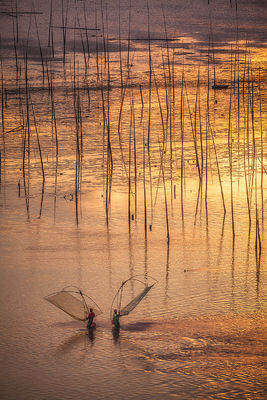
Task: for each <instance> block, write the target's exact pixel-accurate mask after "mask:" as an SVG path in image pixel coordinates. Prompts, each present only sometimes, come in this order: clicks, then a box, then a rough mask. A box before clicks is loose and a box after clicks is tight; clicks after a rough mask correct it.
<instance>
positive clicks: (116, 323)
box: [112, 310, 121, 329]
mask: <svg viewBox="0 0 267 400" xmlns="http://www.w3.org/2000/svg"><path fill="white" fill-rule="evenodd" d="M112 322H113V325H114V328H115V329H120V327H121V326H120V313H118V311H117V310H114V314H113V320H112Z"/></svg>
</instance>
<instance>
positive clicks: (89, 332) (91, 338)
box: [88, 329, 95, 346]
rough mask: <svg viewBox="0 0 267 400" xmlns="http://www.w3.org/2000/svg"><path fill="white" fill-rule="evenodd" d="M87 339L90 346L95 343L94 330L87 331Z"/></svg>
mask: <svg viewBox="0 0 267 400" xmlns="http://www.w3.org/2000/svg"><path fill="white" fill-rule="evenodd" d="M88 337H89V340H90V342H91V345H92V346H93V344H94V341H95V329H88Z"/></svg>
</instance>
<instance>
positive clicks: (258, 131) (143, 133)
mask: <svg viewBox="0 0 267 400" xmlns="http://www.w3.org/2000/svg"><path fill="white" fill-rule="evenodd" d="M83 7H84V9H83V15H82V17H81V15H80V13H77V14H76V16H75V23H74V26H70V25H69V9H70V1H69V0H62V1H61V23H62V26H55V25H54V19H55V17H54V4H53V0H51V2H50V14H49V15H50V16H49V25H48V29H47V32H48V41H47V45H46V46H44V45H43V44H42V43H41V39H40V35H39V30H38V21H37V18H38V12H37V11H35V10H34V9H33V10H32V11H31V13H29V14H30V17H29V18H30V23H29V29H28V37H27V40H26V41H25V40H24V41H22V40H20V37H19V16H20V13H19V12H18V9H17V3H15V6H14V10H13V11H12V12H13V14H12V15H13V50H14V60H15V71H16V93H17V99H18V100H17V104H16V112H17V110H18V115H19V117H17V116H16V120H17V121H18V120H19V124H17V126H15V127H14V128H13V127H12V128H11V127H10V126H9V124H8V123H7V121H8V120H7V115H8V112H9V111H8V108H10V107H9V104H8V83H7V84H6V78H7V77H8V78H9V79H10V77H9V71H6V70H5V60H4V59H3V57H2V58H1V125H2V145H1V152H0V185H1V184H2V174H3V171H4V164H5V158H6V152H7V150H8V144H7V138H9V137H10V136H11V135H12V134H15V133H18V132H20V134H21V138H22V167H21V170H22V184H21V182H20V181H19V183H18V187H19V195H21V185H22V186H23V191H24V197H25V202H26V210H27V215H28V218H29V217H30V180H31V176H30V171H31V152H32V147H33V142H34V146H36V144H37V149H38V155H39V160H40V169H41V176H42V197H41V206H40V215H39V216H40V217H41V214H42V208H43V199H44V193H45V182H46V177H47V172H46V162H45V160H44V157H43V147H42V135H41V134H40V123H39V122H38V112H39V109H38V106H39V105H38V104H35V103H34V98H35V95H34V93H35V92H34V87H32V85H31V79H32V77H33V76H34V72H33V70H34V63H33V62H32V61H31V60H29V57H28V54H29V42H30V38H31V36H30V35H31V33H32V32H34V34H35V37H36V38H37V43H38V50H39V64H40V66H41V68H40V69H39V75H40V76H39V79H40V81H41V82H42V90H43V91H44V92H45V93H46V94H47V95H46V96H47V97H46V99H47V121H49V124H50V130H51V138H52V141H51V143H52V150H53V154H54V160H55V163H54V165H55V173H54V188H55V189H54V210H55V209H56V199H57V179H58V162H59V158H60V156H61V151H62V152H64V149H63V150H60V137H61V136H62V129H63V127H62V125H60V122H59V120H60V118H59V116H58V114H59V111H58V108H59V105H58V104H57V89H56V88H55V83H54V82H55V79H56V78H57V77H56V78H55V74H56V73H55V69H56V68H57V69H58V68H59V65H61V72H62V84H64V82H65V83H66V85H69V90H70V92H69V93H71V97H72V111H70V109H68V114H70V113H71V114H72V116H73V121H74V123H73V129H72V132H74V138H75V189H74V195H73V200H75V218H76V223H77V224H79V221H80V210H81V204H80V203H81V184H82V176H83V168H82V167H83V159H84V156H85V153H86V143H87V144H88V143H89V144H90V135H92V133H90V135H89V133H88V129H90V118H92V121H94V122H95V119H96V117H95V112H96V110H97V113H98V114H97V115H98V122H99V126H101V130H102V132H101V133H100V132H99V130H96V132H95V134H100V135H101V141H102V150H101V153H102V169H103V197H104V200H105V215H106V222H107V224H109V221H110V217H111V204H112V203H111V199H112V188H113V181H114V175H115V174H116V168H118V167H117V166H118V165H119V168H118V170H120V176H121V177H122V178H123V181H124V182H126V185H127V191H128V206H127V208H128V225H129V230H131V229H132V224H133V222H134V221H137V211H138V210H137V209H138V206H139V204H140V202H138V193H139V192H140V195H139V196H140V197H142V199H143V201H142V203H143V211H142V215H143V217H142V218H143V221H144V232H145V238H146V239H147V236H148V232H149V231H150V230H152V229H153V221H154V215H153V213H154V210H155V207H156V203H157V199H158V194H159V189H162V193H163V197H164V214H165V221H166V237H167V242H168V244H169V242H170V240H171V222H170V219H171V215H172V214H173V210H174V200H176V199H177V197H179V199H180V214H181V220H182V224H184V219H185V208H186V196H185V193H186V179H187V174H189V175H190V177H192V174H195V175H194V178H197V182H198V190H197V199H196V207H195V210H191V213H192V212H193V213H194V216H195V223H196V220H197V217H198V216H199V215H200V213H201V212H202V209H204V210H205V218H206V223H207V224H208V220H209V212H210V211H209V185H210V184H211V178H212V173H213V172H214V171H216V176H217V178H218V184H219V187H220V197H221V204H222V213H223V216H224V218H225V215H226V214H228V213H229V214H230V215H231V225H232V237H233V243H234V241H235V235H236V224H235V207H236V204H235V194H236V193H235V191H236V190H238V187H239V183H240V182H241V180H243V182H244V185H245V193H246V202H247V214H248V230H249V232H250V231H251V228H252V226H253V225H254V226H255V253H256V257H257V259H259V258H260V257H261V251H262V243H261V235H262V231H263V227H264V202H265V199H264V184H265V180H266V178H265V176H266V173H267V171H266V168H265V167H264V160H265V158H266V154H265V152H264V132H263V111H262V77H261V70H260V68H259V67H255V66H254V65H253V62H252V57H251V52H250V48H249V43H248V42H247V43H246V44H245V45H244V44H243V45H242V49H241V44H240V41H239V38H238V29H237V37H236V42H235V44H234V45H232V47H231V50H230V60H229V63H228V65H229V68H228V72H227V74H226V79H227V85H220V74H219V72H218V71H220V64H219V63H217V62H216V59H215V54H216V49H215V45H214V41H213V33H212V24H211V26H210V27H209V28H208V29H209V32H210V35H209V37H210V39H209V43H208V46H207V57H206V61H205V62H202V64H201V61H199V63H195V65H196V66H195V68H194V71H193V73H192V70H191V71H190V72H189V73H188V72H187V68H186V59H187V56H186V53H185V52H184V54H182V55H177V53H176V47H175V39H174V38H172V37H169V35H168V31H167V24H166V17H165V13H164V9H163V8H162V19H161V20H162V26H163V36H162V38H160V41H159V42H158V43H156V44H155V39H154V40H153V38H151V31H150V9H149V3H148V2H147V6H146V12H147V35H146V37H145V38H144V39H143V41H145V42H146V51H143V63H145V65H146V72H145V73H144V74H143V75H142V79H138V76H137V75H136V72H135V68H134V66H135V56H136V54H135V46H134V43H136V42H134V39H133V38H132V4H131V0H130V3H129V9H128V29H127V30H128V32H127V37H122V34H121V8H120V6H119V9H118V36H116V37H113V36H111V35H110V34H109V18H108V14H109V10H108V6H107V4H104V3H103V1H102V0H101V2H100V9H98V7H97V6H95V10H94V13H95V26H94V27H89V26H88V21H87V13H88V10H87V9H86V2H85V1H84V2H83ZM236 11H237V8H236ZM56 29H57V30H59V31H61V34H62V41H61V43H62V48H61V49H58V47H57V46H56V45H55V40H54V37H55V30H56ZM92 32H93V35H92ZM70 38H73V40H72V41H71V43H72V46H73V47H72V49H69V42H68V40H70ZM114 43H115V44H116V46H117V51H116V64H114V57H115V56H114V54H115V53H114V51H111V45H113V46H114ZM20 52H22V54H23V56H22V57H21V56H19V54H20ZM48 54H49V56H48ZM59 54H60V58H61V60H60V61H59V60H58V58H59ZM159 60H160V61H159ZM200 60H201V58H200ZM35 62H36V61H35ZM61 63H62V64H61ZM114 65H115V66H114ZM55 66H56V67H55ZM31 69H32V70H31ZM40 71H41V72H40ZM188 74H189V77H188ZM192 74H194V79H193V80H192V76H193V75H192ZM34 79H36V77H35V78H34ZM218 82H219V83H218ZM222 90H223V92H222ZM222 96H223V101H224V102H225V101H226V103H224V104H223V105H222V106H221V107H222V108H223V110H224V116H223V127H220V125H219V124H220V123H221V122H222V118H221V117H220V116H219V115H218V114H219V111H218V107H219V105H218V102H219V101H220V99H221V98H222ZM94 102H95V103H97V104H98V108H97V107H96V106H94ZM61 106H62V105H61ZM42 107H44V104H42ZM68 107H69V106H68ZM61 109H62V107H61ZM88 115H89V125H88V118H87V116H88ZM85 116H86V118H85ZM61 117H62V116H61ZM85 119H86V122H85ZM92 129H95V126H93V125H92ZM98 151H100V149H98ZM188 163H192V164H193V167H192V166H189V167H188V166H187V164H188ZM192 170H193V171H194V172H193V173H192ZM187 171H189V172H187ZM189 175H188V177H189ZM236 180H237V181H238V186H237V185H236ZM226 187H230V200H229V201H228V203H229V204H227V199H226V195H225V191H226V190H225V188H226Z"/></svg>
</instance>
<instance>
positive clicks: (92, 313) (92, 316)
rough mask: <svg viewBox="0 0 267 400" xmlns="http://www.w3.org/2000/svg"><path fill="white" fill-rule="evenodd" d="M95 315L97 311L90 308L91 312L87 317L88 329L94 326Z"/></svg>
mask: <svg viewBox="0 0 267 400" xmlns="http://www.w3.org/2000/svg"><path fill="white" fill-rule="evenodd" d="M94 317H95V313H94V311H93V309H92V308H90V312H89V314H88V317H87V319H88V324H87V329H90V328H91V327H92V324H93V320H94Z"/></svg>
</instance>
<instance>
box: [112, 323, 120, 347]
mask: <svg viewBox="0 0 267 400" xmlns="http://www.w3.org/2000/svg"><path fill="white" fill-rule="evenodd" d="M112 334H113V339H114V343H116V344H118V341H119V337H120V328H115V327H113V328H112Z"/></svg>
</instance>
